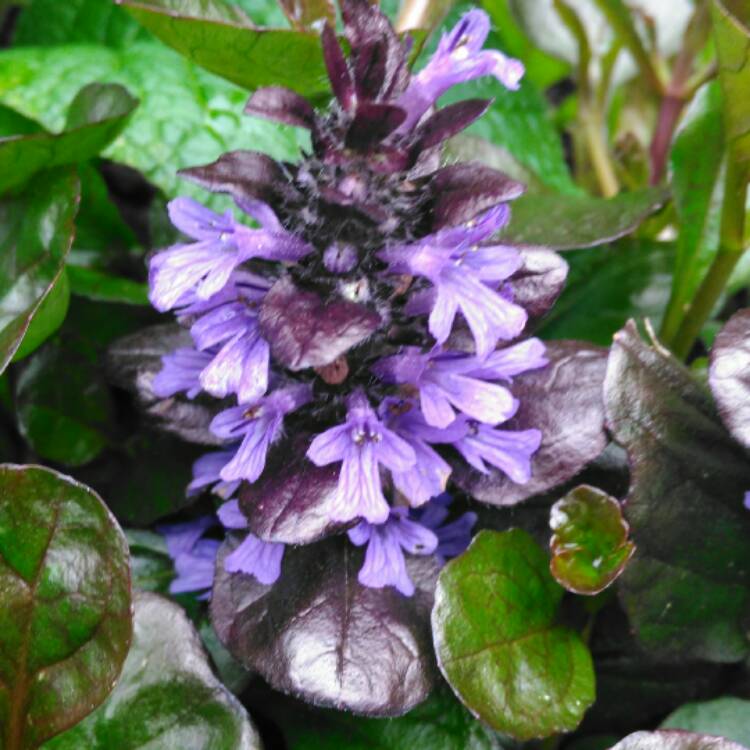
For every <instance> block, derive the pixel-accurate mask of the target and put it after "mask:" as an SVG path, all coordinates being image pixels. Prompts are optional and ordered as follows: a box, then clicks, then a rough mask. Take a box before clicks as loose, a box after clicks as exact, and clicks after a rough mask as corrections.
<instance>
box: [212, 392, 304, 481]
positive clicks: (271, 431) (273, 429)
mask: <svg viewBox="0 0 750 750" xmlns="http://www.w3.org/2000/svg"><path fill="white" fill-rule="evenodd" d="M311 398H312V390H311V388H310V386H309V385H306V384H299V385H291V386H288V387H286V388H279V389H277V390H275V391H273V393H271V394H270V395H268V396H265V397H264V398H260V399H258V400H257V401H255V402H254V403H251V404H244V405H240V406H235V407H232V408H231V409H226V410H225V411H222V412H220V413H219V414H217V415H216V416H215V417H214V419H213V421H212V422H211V431H212V432H213V433H214V434H215V435H217V436H218V437H220V438H224V439H226V440H232V441H237V440H239V439H240V438H241V439H242V442H241V443H240V446H239V448H238V449H237V452H236V453H235V454H234V457H233V458H232V460H231V461H229V463H227V464H226V465H225V466H224V468H222V470H221V471H220V472H219V476H220V477H221V479H223V480H224V481H225V482H231V481H234V480H238V479H246V480H247V481H248V482H254V481H255V480H256V479H257V478H258V477H259V476H260V475H261V474H262V473H263V469H264V468H265V465H266V454H267V453H268V449H269V447H270V446H271V444H272V443H274V442H275V441H276V440H278V439H279V437H281V428H282V425H283V422H284V417H285V416H286V415H287V414H288V413H289V412H292V411H294V410H295V409H298V408H299V407H300V406H302V405H304V404H306V403H307V402H308V401H310V399H311Z"/></svg>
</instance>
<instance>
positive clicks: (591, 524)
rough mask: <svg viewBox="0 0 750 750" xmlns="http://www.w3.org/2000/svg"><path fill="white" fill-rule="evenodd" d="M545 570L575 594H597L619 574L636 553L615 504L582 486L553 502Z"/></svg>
mask: <svg viewBox="0 0 750 750" xmlns="http://www.w3.org/2000/svg"><path fill="white" fill-rule="evenodd" d="M549 525H550V528H551V529H552V532H553V534H552V539H551V540H550V550H551V552H552V559H551V560H550V570H551V571H552V575H553V576H554V577H555V579H556V580H557V582H558V583H559V584H560V585H561V586H563V587H564V588H566V589H568V591H572V592H574V593H576V594H598V593H599V592H600V591H603V590H604V589H605V588H607V586H609V585H610V584H611V583H612V582H613V581H614V580H615V579H616V578H617V576H619V575H620V573H622V571H623V569H624V567H625V565H626V564H627V562H628V560H629V559H630V557H631V556H632V554H633V552H634V551H635V545H634V544H633V542H631V541H628V524H627V523H626V522H625V520H624V519H623V517H622V512H621V509H620V503H619V502H618V501H617V500H616V499H615V498H614V497H611V496H610V495H608V494H607V493H606V492H602V491H601V490H599V489H596V488H595V487H589V486H588V485H585V484H584V485H581V486H579V487H576V488H575V489H574V490H571V491H570V492H569V493H568V494H567V495H566V496H565V497H564V498H562V499H561V500H558V501H557V502H556V503H555V504H554V505H553V506H552V510H551V513H550V521H549Z"/></svg>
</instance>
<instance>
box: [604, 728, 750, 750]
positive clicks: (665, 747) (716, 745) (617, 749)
mask: <svg viewBox="0 0 750 750" xmlns="http://www.w3.org/2000/svg"><path fill="white" fill-rule="evenodd" d="M610 750H747V748H746V747H744V746H743V745H740V744H739V743H738V742H732V741H731V740H727V739H725V738H724V737H714V736H713V735H708V734H695V733H694V732H683V731H681V730H679V729H661V730H659V731H657V732H634V733H633V734H629V735H628V736H627V737H625V739H623V740H620V741H619V742H618V743H617V744H616V745H613V746H612V748H611V749H610Z"/></svg>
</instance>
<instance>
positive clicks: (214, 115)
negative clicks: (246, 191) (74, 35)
mask: <svg viewBox="0 0 750 750" xmlns="http://www.w3.org/2000/svg"><path fill="white" fill-rule="evenodd" d="M245 65H246V64H245ZM93 81H101V82H107V83H120V84H122V85H124V86H125V87H127V89H128V90H129V91H130V92H131V93H132V94H133V95H135V96H137V97H138V99H139V100H140V105H139V107H138V109H137V110H136V111H135V112H134V113H133V117H132V118H131V120H130V122H129V123H128V126H127V127H126V128H125V130H124V131H123V132H122V133H121V134H120V137H119V138H117V139H116V140H115V141H114V142H113V143H112V144H111V145H110V146H109V148H107V149H106V150H105V151H104V152H103V155H104V156H106V157H108V158H110V159H113V160H115V161H118V162H121V163H123V164H127V165H129V166H131V167H134V168H136V169H138V170H140V171H141V172H142V173H143V174H144V175H145V176H146V177H147V178H148V179H149V180H150V181H151V182H153V183H154V184H155V185H157V186H158V187H160V188H161V189H162V190H163V191H164V192H165V193H166V195H167V196H169V197H174V196H175V195H177V194H184V195H192V196H195V197H197V198H199V199H200V200H202V201H204V202H206V203H207V204H209V205H211V206H213V207H221V208H222V210H223V209H224V208H226V207H227V206H228V205H229V201H228V199H227V198H226V197H223V196H211V195H208V194H206V192H205V191H204V190H201V189H200V188H197V187H195V186H191V185H190V184H189V183H188V182H186V181H183V180H181V179H180V178H179V177H178V176H177V170H178V169H180V168H182V167H189V166H194V165H196V164H206V163H208V162H211V161H214V160H215V159H217V158H218V157H219V155H220V154H222V153H223V152H225V151H230V150H232V149H237V148H253V149H257V150H259V151H264V152H266V153H269V154H270V155H271V156H273V157H275V158H278V159H292V160H294V159H296V158H297V156H298V153H299V148H300V146H304V145H306V144H307V143H308V142H309V136H308V134H307V133H306V132H305V133H303V132H302V131H300V130H299V129H297V128H291V127H287V126H279V125H275V124H274V123H271V122H268V121H266V120H262V119H260V118H252V117H247V116H245V115H243V114H242V111H243V108H244V106H245V102H246V100H247V92H245V91H243V90H242V89H240V88H238V87H237V86H234V85H232V84H230V83H227V82H225V81H222V80H221V79H219V78H217V77H215V76H213V75H211V74H210V73H206V72H205V71H203V70H201V69H200V68H198V67H197V66H195V65H193V64H192V63H190V62H189V61H188V60H185V59H184V58H181V57H180V56H179V55H178V54H177V53H176V52H174V51H172V50H170V49H167V48H166V47H164V46H163V45H161V44H158V43H155V42H136V43H133V44H132V45H130V46H128V47H127V48H126V49H122V50H119V49H109V48H106V47H102V46H95V45H62V46H58V47H47V48H41V49H40V48H18V49H10V50H2V51H0V102H1V103H4V104H7V105H9V106H12V107H14V108H15V109H17V110H18V111H19V112H21V113H22V114H24V115H27V116H30V117H34V118H36V119H39V120H40V121H41V122H42V124H43V125H44V126H45V127H47V128H49V129H53V130H54V129H56V128H61V127H62V126H63V123H64V121H65V109H66V106H67V103H68V102H69V101H70V100H71V98H72V97H73V95H74V93H75V92H76V91H78V90H79V89H80V88H81V87H82V86H84V85H86V84H88V83H91V82H93Z"/></svg>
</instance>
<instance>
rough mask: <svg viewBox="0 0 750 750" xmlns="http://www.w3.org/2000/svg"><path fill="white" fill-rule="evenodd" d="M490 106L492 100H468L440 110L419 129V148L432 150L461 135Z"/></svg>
mask: <svg viewBox="0 0 750 750" xmlns="http://www.w3.org/2000/svg"><path fill="white" fill-rule="evenodd" d="M490 104H492V100H491V99H466V100H464V101H461V102H456V103H455V104H449V105H448V106H447V107H443V108H442V109H439V110H438V111H437V112H435V114H434V115H432V116H431V117H429V118H428V119H427V120H426V121H425V122H424V123H423V124H422V125H421V126H420V127H419V132H418V136H417V137H418V139H419V140H418V146H417V148H419V149H420V150H425V149H428V148H432V147H433V146H437V145H438V143H442V142H443V141H445V140H447V139H448V138H451V137H452V136H454V135H456V133H460V132H461V131H462V130H463V129H464V128H467V127H469V125H471V123H472V122H474V120H476V119H478V118H479V117H481V116H482V115H483V114H484V113H485V112H486V111H487V108H488V107H489V106H490Z"/></svg>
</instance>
